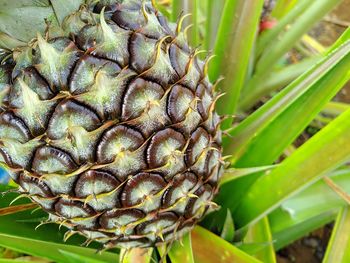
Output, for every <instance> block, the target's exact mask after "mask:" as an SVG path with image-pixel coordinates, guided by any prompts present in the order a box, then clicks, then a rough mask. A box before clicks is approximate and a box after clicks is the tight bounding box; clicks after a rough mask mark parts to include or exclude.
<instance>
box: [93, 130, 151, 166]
mask: <svg viewBox="0 0 350 263" xmlns="http://www.w3.org/2000/svg"><path fill="white" fill-rule="evenodd" d="M143 142H144V138H143V136H142V134H141V133H140V132H138V131H136V130H134V129H131V128H129V127H127V126H124V125H116V126H114V127H113V128H111V129H109V130H108V131H106V132H105V134H104V135H103V136H102V138H101V141H100V143H99V145H98V147H97V152H96V155H97V161H98V163H111V162H113V161H114V160H115V158H116V157H117V156H118V155H120V154H123V153H124V152H127V151H129V152H132V151H135V150H137V149H138V148H139V147H140V146H141V145H142V144H143Z"/></svg>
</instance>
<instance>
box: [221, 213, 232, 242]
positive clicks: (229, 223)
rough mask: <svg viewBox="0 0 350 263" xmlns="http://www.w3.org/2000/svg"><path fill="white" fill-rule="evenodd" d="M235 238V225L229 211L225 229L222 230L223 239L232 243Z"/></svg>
mask: <svg viewBox="0 0 350 263" xmlns="http://www.w3.org/2000/svg"><path fill="white" fill-rule="evenodd" d="M234 236H235V225H234V223H233V219H232V215H231V212H230V210H228V209H227V213H226V219H225V222H224V227H223V228H222V231H221V237H222V238H223V239H225V240H226V241H228V242H232V241H233V238H234Z"/></svg>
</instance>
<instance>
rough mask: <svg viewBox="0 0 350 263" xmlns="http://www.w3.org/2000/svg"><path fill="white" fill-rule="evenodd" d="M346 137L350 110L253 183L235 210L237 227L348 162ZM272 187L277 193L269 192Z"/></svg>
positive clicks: (349, 147)
mask: <svg viewBox="0 0 350 263" xmlns="http://www.w3.org/2000/svg"><path fill="white" fill-rule="evenodd" d="M349 137H350V110H348V111H346V112H345V113H343V114H342V115H340V116H339V117H338V118H336V119H335V120H334V121H333V122H331V123H330V124H329V125H328V126H326V127H325V128H324V129H323V130H321V131H320V132H319V133H317V134H316V135H315V136H314V137H312V138H311V139H310V140H309V141H308V142H306V143H305V144H304V145H303V146H302V147H300V148H299V149H298V150H297V151H295V152H294V153H293V154H292V155H291V156H290V157H289V158H287V159H286V160H285V161H284V162H283V163H282V164H281V165H280V166H279V167H277V168H276V169H275V170H273V171H272V172H271V174H269V175H265V176H262V177H260V178H259V179H258V180H257V181H256V182H255V183H254V185H253V186H252V187H251V188H250V189H249V191H248V192H247V193H246V195H245V197H243V198H242V201H241V202H240V204H239V206H238V208H237V210H236V213H235V217H234V218H236V222H237V224H238V226H240V227H243V226H246V225H248V224H251V223H253V222H256V221H257V220H259V219H260V218H262V217H264V216H265V215H266V214H268V213H269V212H271V211H272V210H273V209H274V208H276V207H277V206H278V205H280V204H281V203H282V202H283V201H284V200H285V199H286V198H288V197H289V196H291V195H293V194H295V193H297V192H299V191H301V190H302V189H305V188H306V187H307V186H309V185H310V184H312V183H313V182H315V181H317V180H318V179H319V178H321V177H322V175H324V174H325V173H326V172H329V171H331V170H332V169H334V168H336V167H337V166H339V165H340V164H342V163H344V162H345V161H346V160H348V159H350V141H349ZM276 185H278V189H277V190H276V191H271V189H274V187H275V186H276ZM262 196H263V197H264V198H261V197H262ZM257 200H259V202H257Z"/></svg>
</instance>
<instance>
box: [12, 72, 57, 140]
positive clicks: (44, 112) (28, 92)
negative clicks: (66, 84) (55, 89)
mask: <svg viewBox="0 0 350 263" xmlns="http://www.w3.org/2000/svg"><path fill="white" fill-rule="evenodd" d="M9 97H10V101H9V108H12V109H13V111H14V113H15V115H16V116H18V117H20V118H21V119H22V120H23V121H24V122H25V124H26V125H27V127H28V128H29V129H30V131H31V132H32V134H33V135H39V134H41V133H43V132H44V131H45V127H46V125H47V122H48V121H49V117H50V115H49V114H48V113H49V112H51V111H52V110H53V109H54V107H55V105H56V104H57V101H56V100H55V99H52V100H42V99H40V96H39V95H38V94H37V93H36V92H35V91H34V90H32V89H31V88H30V87H29V86H28V84H27V83H26V82H24V79H22V78H20V77H19V78H17V79H16V83H15V85H14V86H12V88H11V91H10V95H9Z"/></svg>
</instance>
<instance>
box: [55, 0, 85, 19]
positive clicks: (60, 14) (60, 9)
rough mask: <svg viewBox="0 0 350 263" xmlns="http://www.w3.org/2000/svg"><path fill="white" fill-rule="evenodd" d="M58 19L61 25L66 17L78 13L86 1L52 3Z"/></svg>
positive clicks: (60, 0)
mask: <svg viewBox="0 0 350 263" xmlns="http://www.w3.org/2000/svg"><path fill="white" fill-rule="evenodd" d="M50 2H51V4H52V7H53V10H54V12H55V16H56V17H57V20H58V22H59V23H60V24H61V23H62V21H63V20H64V18H65V17H66V16H68V15H69V14H71V13H73V12H75V11H78V10H79V7H80V5H81V4H83V3H84V2H85V1H84V0H54V1H50Z"/></svg>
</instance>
